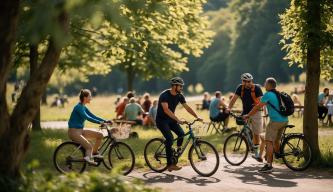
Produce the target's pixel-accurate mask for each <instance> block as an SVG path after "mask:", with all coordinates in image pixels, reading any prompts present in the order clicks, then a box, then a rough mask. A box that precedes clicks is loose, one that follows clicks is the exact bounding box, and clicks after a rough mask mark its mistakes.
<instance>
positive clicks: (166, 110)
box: [156, 77, 202, 171]
mask: <svg viewBox="0 0 333 192" xmlns="http://www.w3.org/2000/svg"><path fill="white" fill-rule="evenodd" d="M170 83H171V89H167V90H165V91H163V92H162V93H161V94H160V97H159V99H158V106H157V114H156V126H157V128H158V129H159V130H160V131H161V132H162V134H163V136H164V137H165V139H166V142H165V150H166V155H167V165H168V167H167V169H168V171H174V170H179V169H181V167H179V166H177V165H176V164H175V163H174V162H173V161H172V156H173V154H172V153H173V152H172V144H173V135H172V133H171V131H173V132H174V133H175V134H176V135H177V136H178V137H179V138H180V139H178V140H177V148H178V149H177V151H180V150H181V146H182V143H183V139H182V137H183V136H184V134H185V133H184V131H183V129H182V128H181V127H180V125H179V124H183V123H184V121H181V120H179V119H178V117H177V116H176V115H175V110H176V107H177V105H178V104H179V103H181V104H182V105H183V107H184V108H185V109H186V111H187V112H189V113H190V114H191V115H193V116H194V117H195V118H197V119H199V120H202V119H200V118H199V117H198V116H197V114H196V113H195V112H194V111H193V110H192V108H191V107H189V106H188V105H187V104H186V101H185V97H184V95H183V94H182V93H181V92H182V90H183V86H184V81H183V79H182V78H180V77H174V78H172V79H171V81H170Z"/></svg>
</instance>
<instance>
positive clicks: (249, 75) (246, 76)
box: [241, 73, 253, 81]
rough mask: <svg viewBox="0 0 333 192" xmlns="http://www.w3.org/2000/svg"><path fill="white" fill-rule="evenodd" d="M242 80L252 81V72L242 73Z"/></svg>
mask: <svg viewBox="0 0 333 192" xmlns="http://www.w3.org/2000/svg"><path fill="white" fill-rule="evenodd" d="M241 80H243V81H251V80H253V76H252V75H251V74H250V73H244V74H242V75H241Z"/></svg>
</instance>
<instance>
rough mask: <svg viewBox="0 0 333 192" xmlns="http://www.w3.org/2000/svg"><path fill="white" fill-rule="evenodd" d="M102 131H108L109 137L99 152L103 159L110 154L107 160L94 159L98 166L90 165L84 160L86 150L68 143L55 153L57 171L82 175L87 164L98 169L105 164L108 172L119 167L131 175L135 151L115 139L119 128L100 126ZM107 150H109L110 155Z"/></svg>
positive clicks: (60, 146) (59, 147)
mask: <svg viewBox="0 0 333 192" xmlns="http://www.w3.org/2000/svg"><path fill="white" fill-rule="evenodd" d="M100 129H101V130H102V129H106V131H107V134H108V135H107V136H105V137H104V141H103V144H102V145H101V146H100V147H99V149H98V151H100V154H101V155H102V156H103V157H105V155H106V154H108V155H107V160H105V159H104V158H103V159H102V158H94V160H95V162H96V163H97V165H92V164H88V163H87V162H86V161H85V160H84V159H83V157H84V156H85V149H84V148H83V147H82V146H81V145H80V144H78V143H76V142H73V141H66V142H63V143H62V144H60V145H59V146H58V147H57V148H56V150H55V151H54V154H53V163H54V166H55V167H56V169H57V170H58V171H59V172H60V173H67V172H78V173H82V172H83V171H84V170H85V169H86V166H87V164H88V165H90V166H95V167H98V166H99V165H100V164H101V163H103V165H104V166H105V168H106V169H108V170H111V169H112V168H115V167H117V168H118V167H119V169H120V171H121V173H122V174H123V175H127V174H129V173H130V172H131V171H132V170H133V168H134V164H135V156H134V153H133V150H132V149H131V147H130V146H128V145H127V144H126V143H123V142H119V141H117V139H116V138H115V137H114V130H117V128H112V127H110V124H103V125H101V126H100ZM118 131H120V130H118ZM107 150H109V151H108V153H107ZM107 162H108V163H109V164H108V163H107Z"/></svg>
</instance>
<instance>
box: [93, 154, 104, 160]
mask: <svg viewBox="0 0 333 192" xmlns="http://www.w3.org/2000/svg"><path fill="white" fill-rule="evenodd" d="M92 158H97V159H103V158H104V157H103V155H100V154H99V153H97V154H95V155H92Z"/></svg>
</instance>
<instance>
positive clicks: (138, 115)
mask: <svg viewBox="0 0 333 192" xmlns="http://www.w3.org/2000/svg"><path fill="white" fill-rule="evenodd" d="M142 98H143V101H142ZM115 105H116V110H115V112H116V119H122V120H127V121H134V122H135V124H136V125H145V126H154V125H155V124H156V122H155V118H156V113H157V100H152V99H151V97H150V94H149V93H145V94H144V95H143V97H138V98H136V97H135V94H134V93H133V92H131V91H129V92H128V93H127V94H126V96H125V97H123V98H120V97H119V98H117V100H116V102H115Z"/></svg>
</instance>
